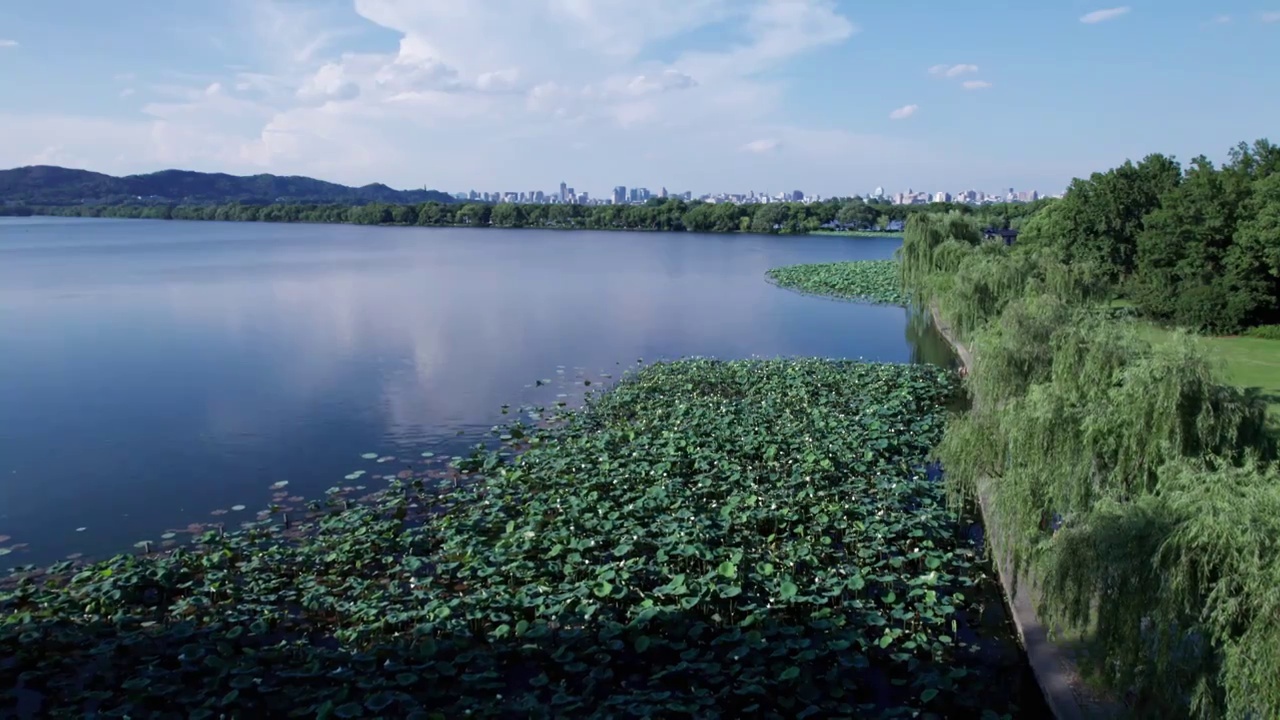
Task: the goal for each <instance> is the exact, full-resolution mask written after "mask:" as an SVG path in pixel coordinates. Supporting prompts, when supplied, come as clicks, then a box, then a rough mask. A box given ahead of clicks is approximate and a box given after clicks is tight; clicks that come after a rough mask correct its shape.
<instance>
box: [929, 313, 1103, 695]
mask: <svg viewBox="0 0 1280 720" xmlns="http://www.w3.org/2000/svg"><path fill="white" fill-rule="evenodd" d="M929 314H930V316H931V317H932V318H933V324H934V327H936V328H937V330H938V333H939V334H940V335H942V337H943V339H945V340H946V341H947V343H948V344H949V345H951V348H952V350H954V351H955V353H956V357H958V358H959V359H960V364H961V366H962V367H963V368H964V371H965V373H966V374H968V373H970V372H972V370H973V353H972V351H971V350H970V349H969V347H968V346H966V345H965V344H964V343H962V342H960V340H959V339H957V338H956V335H955V332H954V331H953V330H952V329H951V326H950V325H948V324H947V323H946V322H945V321H944V320H943V319H942V315H941V313H940V312H939V311H938V307H937V305H936V304H935V305H931V306H930V307H929ZM990 506H991V501H990V496H989V493H988V492H987V490H986V486H985V484H981V485H980V487H979V490H978V507H979V511H980V512H981V514H982V526H983V529H984V533H985V535H986V537H987V538H988V540H989V542H990V545H991V554H992V565H993V566H994V567H995V569H996V574H997V575H998V576H999V580H1000V587H1001V589H1002V590H1003V593H1004V600H1005V607H1006V609H1007V610H1008V612H1009V616H1010V618H1011V619H1012V620H1013V625H1014V628H1015V629H1016V630H1017V633H1018V639H1019V640H1020V641H1021V643H1022V648H1023V650H1024V651H1025V652H1026V655H1027V662H1028V664H1029V665H1030V666H1031V671H1032V673H1034V674H1035V677H1036V681H1037V683H1038V684H1039V685H1040V690H1041V692H1042V693H1043V694H1044V699H1045V702H1046V703H1048V705H1049V709H1050V710H1051V711H1052V712H1053V714H1054V716H1055V717H1056V718H1058V720H1087V719H1088V718H1115V717H1120V716H1122V713H1123V705H1122V703H1120V702H1118V701H1116V700H1115V699H1113V698H1109V697H1106V696H1104V695H1102V694H1100V693H1099V692H1097V691H1095V690H1094V689H1092V688H1090V687H1089V686H1088V685H1087V684H1086V683H1085V681H1084V679H1083V676H1082V675H1081V674H1080V670H1079V668H1078V667H1077V665H1076V661H1075V649H1074V648H1072V647H1070V645H1069V644H1068V643H1066V642H1062V641H1056V640H1054V639H1052V638H1051V637H1050V630H1049V628H1047V627H1045V626H1044V624H1043V623H1041V622H1040V617H1039V613H1037V612H1036V608H1035V604H1034V602H1033V598H1032V595H1033V594H1034V593H1035V586H1034V583H1033V582H1028V581H1029V580H1030V579H1029V578H1026V577H1015V576H1014V573H1013V570H1012V567H1011V566H1010V557H1009V554H1008V552H1007V551H1005V550H1003V549H1002V548H1001V547H1000V546H999V537H1000V536H999V534H998V533H996V532H993V528H995V527H996V526H997V523H994V522H993V521H992V520H993V518H994V513H993V512H992V510H991V507H990Z"/></svg>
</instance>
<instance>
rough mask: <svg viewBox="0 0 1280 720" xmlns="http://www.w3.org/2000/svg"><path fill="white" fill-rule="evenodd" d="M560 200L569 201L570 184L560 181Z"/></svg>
mask: <svg viewBox="0 0 1280 720" xmlns="http://www.w3.org/2000/svg"><path fill="white" fill-rule="evenodd" d="M560 202H569V186H568V185H566V184H565V182H564V181H563V180H561V181H560Z"/></svg>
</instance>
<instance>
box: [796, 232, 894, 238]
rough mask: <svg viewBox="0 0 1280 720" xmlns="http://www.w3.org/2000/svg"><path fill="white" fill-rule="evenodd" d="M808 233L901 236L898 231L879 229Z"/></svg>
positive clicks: (849, 235)
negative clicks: (882, 230)
mask: <svg viewBox="0 0 1280 720" xmlns="http://www.w3.org/2000/svg"><path fill="white" fill-rule="evenodd" d="M809 234H810V235H839V236H841V237H902V233H900V232H881V231H879V230H814V231H812V232H810V233H809Z"/></svg>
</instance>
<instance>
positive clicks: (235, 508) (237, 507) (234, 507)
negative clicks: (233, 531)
mask: <svg viewBox="0 0 1280 720" xmlns="http://www.w3.org/2000/svg"><path fill="white" fill-rule="evenodd" d="M242 510H244V505H232V506H231V511H232V512H240V511H242Z"/></svg>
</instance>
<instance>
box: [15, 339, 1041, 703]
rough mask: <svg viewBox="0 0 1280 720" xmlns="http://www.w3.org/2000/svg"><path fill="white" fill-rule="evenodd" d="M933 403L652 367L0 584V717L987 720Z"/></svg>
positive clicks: (758, 375)
mask: <svg viewBox="0 0 1280 720" xmlns="http://www.w3.org/2000/svg"><path fill="white" fill-rule="evenodd" d="M954 390H955V383H954V378H953V377H952V376H951V375H950V374H949V373H948V372H946V371H944V370H942V369H939V368H935V367H930V366H909V365H877V364H863V363H854V362H837V361H826V360H788V361H782V360H778V361H763V360H762V361H736V362H719V361H711V360H685V361H679V362H673V363H661V364H655V365H650V366H647V367H645V368H643V369H640V370H638V371H635V372H633V373H631V374H629V375H628V376H627V377H626V378H624V379H623V380H622V381H620V382H619V383H618V384H617V385H616V386H615V387H613V388H612V389H610V390H609V391H607V392H605V393H603V394H600V395H595V396H593V397H591V398H590V399H589V400H588V402H587V404H586V405H585V407H584V408H582V409H580V410H576V411H566V412H557V413H555V414H554V415H553V416H542V415H539V414H538V413H536V412H534V413H531V419H529V420H528V421H526V418H522V419H521V420H520V421H517V422H514V423H512V424H510V425H508V426H505V427H503V428H501V429H500V430H499V431H498V432H499V433H500V441H496V442H495V445H494V446H493V447H490V448H488V449H477V450H476V452H475V453H473V454H472V455H471V456H469V457H466V458H461V459H458V460H456V461H455V462H454V463H453V464H452V466H451V467H450V468H448V469H444V470H442V469H440V466H439V465H438V464H437V465H432V463H435V462H436V461H435V460H434V459H427V458H414V460H413V461H412V462H408V461H405V460H402V459H395V460H393V459H391V458H386V457H379V458H377V460H382V461H384V462H382V463H377V461H371V464H370V466H369V467H370V470H369V471H368V473H387V474H378V475H373V474H368V473H366V471H360V470H357V471H356V472H354V473H352V476H354V477H356V478H361V479H365V480H368V481H374V480H375V478H376V482H378V483H379V485H383V487H382V489H380V490H379V491H378V492H377V493H376V494H373V495H367V496H365V497H363V498H361V497H355V496H354V495H353V494H351V492H350V491H351V490H353V489H352V488H346V489H344V488H333V489H332V490H331V491H330V493H329V495H328V496H327V497H326V498H325V499H324V500H323V501H315V502H312V503H311V504H310V512H309V513H307V514H305V515H299V516H297V517H293V518H285V517H282V516H281V515H280V514H279V513H275V514H272V515H270V516H269V517H268V518H267V519H265V520H261V521H258V522H255V523H251V524H249V525H248V526H247V527H245V528H244V529H241V530H237V531H234V532H232V531H227V532H221V531H212V532H207V533H205V534H203V535H201V536H199V537H197V538H196V540H195V542H194V543H193V544H191V545H190V546H183V547H180V548H177V549H174V550H171V551H169V552H166V553H163V554H146V553H139V554H133V555H121V556H117V557H115V558H113V559H110V560H105V561H98V562H94V563H92V564H73V563H70V562H65V563H61V564H59V565H56V566H53V567H51V568H47V569H36V568H31V567H27V568H21V569H18V570H17V571H15V573H14V575H13V576H12V577H11V578H10V580H9V582H8V583H7V584H6V586H5V589H3V590H0V684H3V686H4V687H6V688H14V690H13V691H12V692H11V693H10V694H9V695H8V697H7V699H6V698H5V696H0V715H5V716H8V715H9V714H12V713H17V714H19V715H22V714H26V715H31V716H50V717H54V716H63V717H82V716H116V717H174V718H180V717H181V718H186V717H191V718H200V717H288V716H294V717H317V716H318V717H344V718H348V717H366V716H367V717H422V718H428V717H439V718H454V717H462V716H464V715H469V716H471V717H582V716H600V717H608V716H617V717H650V716H652V717H694V716H697V717H725V718H735V717H747V716H751V717H788V718H790V717H822V718H828V717H840V716H844V717H855V716H856V717H868V716H880V717H920V716H921V715H920V713H924V715H923V716H924V717H928V716H930V714H933V716H935V717H944V716H945V717H957V716H966V717H968V716H973V717H978V716H980V715H982V716H986V717H993V716H994V714H993V711H994V712H998V713H1016V712H1017V708H1016V707H1014V706H1013V705H1012V702H1011V694H1012V693H1011V689H1010V687H1009V685H1010V682H1009V680H1008V676H1007V675H1004V676H993V673H1006V672H1007V671H1008V670H1009V669H1010V667H1009V666H1008V665H999V663H996V664H993V661H992V655H993V654H994V655H999V654H1000V650H999V649H998V647H997V645H998V644H1000V643H1003V645H1002V647H1006V648H1007V647H1008V645H1007V642H1008V639H1007V638H1000V639H999V640H998V641H997V640H994V639H992V637H991V636H990V635H991V633H989V632H988V631H986V630H984V629H983V628H982V627H980V625H981V623H980V616H981V615H982V614H983V612H984V610H989V609H991V608H992V607H996V606H998V605H999V602H1000V601H999V598H998V596H992V595H991V594H990V593H989V585H988V578H987V576H986V572H987V566H986V565H985V563H984V562H982V561H980V559H979V558H978V557H977V556H976V552H977V548H978V546H977V545H975V544H974V542H973V541H972V540H970V539H969V538H968V536H967V535H966V534H965V533H963V532H961V528H960V526H959V525H958V519H957V518H956V517H955V516H954V515H953V514H952V513H951V512H950V511H948V509H947V508H946V506H945V501H944V495H943V490H942V488H941V486H940V484H939V483H937V482H936V481H935V480H933V479H931V478H930V477H928V476H927V475H926V473H925V472H924V470H923V469H922V464H923V460H924V458H925V455H926V452H927V451H928V450H929V448H930V447H932V446H933V445H934V444H935V443H936V442H937V441H938V440H939V438H940V436H941V433H942V430H943V423H944V416H943V406H944V403H946V402H947V401H948V400H949V398H950V397H951V396H952V394H953V392H954ZM548 420H553V422H547V421H548ZM499 442H500V444H499ZM426 455H430V453H426ZM433 467H434V468H436V469H433ZM388 471H390V472H388ZM295 514H296V515H298V514H297V513H295ZM979 542H980V541H979ZM993 648H995V649H994V650H993ZM1006 654H1007V653H1006ZM1014 662H1016V660H1015V661H1014ZM984 711H985V713H984Z"/></svg>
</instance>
